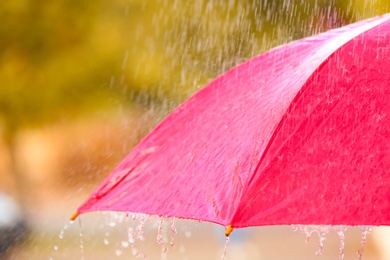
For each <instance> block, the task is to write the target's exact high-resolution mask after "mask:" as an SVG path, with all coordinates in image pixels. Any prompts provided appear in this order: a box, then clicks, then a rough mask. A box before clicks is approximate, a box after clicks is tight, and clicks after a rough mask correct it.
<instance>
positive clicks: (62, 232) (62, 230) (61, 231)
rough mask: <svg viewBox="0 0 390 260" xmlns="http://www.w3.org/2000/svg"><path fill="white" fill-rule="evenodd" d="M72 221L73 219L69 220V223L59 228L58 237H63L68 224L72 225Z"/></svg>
mask: <svg viewBox="0 0 390 260" xmlns="http://www.w3.org/2000/svg"><path fill="white" fill-rule="evenodd" d="M73 223H74V221H70V222H69V224H66V225H65V226H64V227H63V228H62V229H61V230H60V233H59V234H58V237H59V238H60V239H63V238H64V235H65V231H66V230H67V229H68V228H69V226H70V225H72V224H73Z"/></svg>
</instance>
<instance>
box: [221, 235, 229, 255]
mask: <svg viewBox="0 0 390 260" xmlns="http://www.w3.org/2000/svg"><path fill="white" fill-rule="evenodd" d="M228 246H229V237H226V242H225V248H224V249H223V254H222V258H221V259H222V260H225V259H226V253H227V249H228Z"/></svg>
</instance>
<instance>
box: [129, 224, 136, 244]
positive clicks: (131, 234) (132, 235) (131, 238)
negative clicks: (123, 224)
mask: <svg viewBox="0 0 390 260" xmlns="http://www.w3.org/2000/svg"><path fill="white" fill-rule="evenodd" d="M127 240H128V241H129V243H130V244H134V243H135V231H134V229H133V228H132V227H129V228H128V229H127Z"/></svg>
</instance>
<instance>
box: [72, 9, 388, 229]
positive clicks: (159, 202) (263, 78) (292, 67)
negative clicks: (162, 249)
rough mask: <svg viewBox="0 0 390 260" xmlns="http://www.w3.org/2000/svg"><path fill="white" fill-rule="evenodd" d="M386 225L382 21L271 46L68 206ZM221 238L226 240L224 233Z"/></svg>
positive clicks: (180, 111)
mask: <svg viewBox="0 0 390 260" xmlns="http://www.w3.org/2000/svg"><path fill="white" fill-rule="evenodd" d="M105 210H110V211H126V212H136V213H146V214H156V215H160V216H166V217H179V218H186V219H198V220H204V221H209V222H214V223H218V224H221V225H224V226H229V227H238V228H241V227H247V226H259V225H283V224H328V225H336V224H337V225H341V224H342V225H389V224H390V15H384V16H380V17H376V18H373V19H370V20H366V21H362V22H358V23H355V24H352V25H349V26H346V27H343V28H340V29H336V30H331V31H328V32H326V33H322V34H319V35H316V36H313V37H309V38H305V39H302V40H299V41H295V42H292V43H290V44H287V45H284V46H281V47H278V48H276V49H273V50H271V51H269V52H267V53H265V54H263V55H260V56H258V57H255V58H252V59H250V60H248V61H247V62H245V63H243V64H241V65H239V66H237V67H235V68H233V69H231V70H230V71H228V72H226V73H225V74H223V75H221V76H219V77H218V78H216V79H215V80H214V81H212V82H211V83H209V84H208V85H207V86H205V87H204V88H203V89H202V90H200V91H199V92H198V93H196V94H195V95H193V96H192V97H191V98H189V99H188V100H187V101H185V102H184V103H183V104H182V105H180V106H179V107H178V108H177V109H176V110H174V111H173V112H172V113H171V114H170V115H169V116H168V117H167V118H166V119H165V120H164V121H163V122H162V123H160V125H158V126H157V127H156V128H155V129H154V130H153V131H152V132H151V133H150V134H149V135H148V136H147V137H146V138H145V139H143V140H142V141H141V142H140V143H139V145H138V146H136V148H135V149H134V150H133V151H132V152H131V153H130V154H129V155H128V156H127V157H126V158H125V159H124V160H123V161H122V162H121V163H120V164H119V166H118V167H117V168H116V169H115V170H114V171H113V172H112V173H111V175H109V176H108V178H107V179H106V180H105V181H104V182H103V183H102V184H101V185H100V186H99V187H98V188H97V189H96V190H95V191H94V192H93V193H92V195H91V196H90V197H89V198H88V200H87V201H86V202H85V203H84V204H83V205H82V206H81V207H79V208H78V210H77V213H76V214H75V215H74V217H76V216H77V214H81V213H85V212H89V211H105ZM228 233H229V232H228Z"/></svg>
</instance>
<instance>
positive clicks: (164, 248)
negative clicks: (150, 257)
mask: <svg viewBox="0 0 390 260" xmlns="http://www.w3.org/2000/svg"><path fill="white" fill-rule="evenodd" d="M167 251H168V249H167V247H166V246H162V247H161V252H162V253H163V254H166V253H167Z"/></svg>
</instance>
